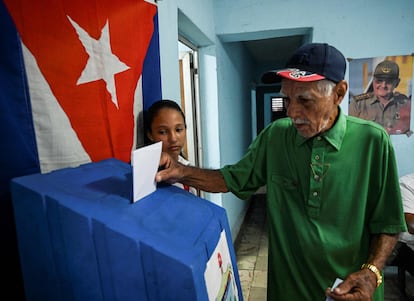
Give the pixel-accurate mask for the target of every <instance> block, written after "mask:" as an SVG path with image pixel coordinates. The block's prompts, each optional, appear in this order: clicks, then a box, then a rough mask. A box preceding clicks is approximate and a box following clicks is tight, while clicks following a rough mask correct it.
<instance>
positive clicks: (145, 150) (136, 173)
mask: <svg viewBox="0 0 414 301" xmlns="http://www.w3.org/2000/svg"><path fill="white" fill-rule="evenodd" d="M161 150H162V142H161V141H160V142H156V143H154V144H151V145H148V146H144V147H141V148H138V149H136V150H134V151H133V152H132V156H131V157H132V158H131V164H132V183H133V199H132V202H136V201H138V200H140V199H142V198H143V197H145V196H147V195H149V194H150V193H152V192H154V191H155V189H156V188H157V183H156V182H155V174H156V173H157V171H158V165H159V163H160V157H161Z"/></svg>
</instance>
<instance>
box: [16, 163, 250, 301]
mask: <svg viewBox="0 0 414 301" xmlns="http://www.w3.org/2000/svg"><path fill="white" fill-rule="evenodd" d="M11 191H12V199H13V206H14V212H15V220H16V229H17V239H18V246H19V252H20V258H21V266H22V273H23V279H24V287H25V292H26V297H27V300H36V301H37V300H42V301H45V300H53V301H57V300H68V301H69V300H70V301H73V300H82V301H84V300H91V301H92V300H93V301H95V300H122V301H127V300H139V301H146V300H184V301H187V300H191V301H193V300H220V301H221V300H232V301H233V300H242V299H243V297H242V290H241V287H240V279H239V275H238V270H237V264H236V258H235V253H234V248H233V245H232V240H231V235H230V229H229V225H228V221H227V217H226V213H225V210H224V209H223V208H221V207H219V206H217V205H215V204H213V203H211V202H208V201H206V200H203V199H201V198H199V197H197V196H194V195H192V194H190V193H188V192H187V191H185V190H183V189H179V188H177V187H174V186H168V185H166V186H163V187H158V188H157V190H156V191H155V192H154V193H152V194H150V195H148V196H146V197H145V198H143V199H141V200H139V201H138V202H135V203H132V202H131V199H132V168H131V166H130V165H129V164H126V163H124V162H121V161H119V160H116V159H108V160H104V161H101V162H98V163H90V164H85V165H82V166H80V167H77V168H66V169H61V170H58V171H54V172H51V173H47V174H34V175H29V176H24V177H19V178H15V179H13V180H12V183H11Z"/></svg>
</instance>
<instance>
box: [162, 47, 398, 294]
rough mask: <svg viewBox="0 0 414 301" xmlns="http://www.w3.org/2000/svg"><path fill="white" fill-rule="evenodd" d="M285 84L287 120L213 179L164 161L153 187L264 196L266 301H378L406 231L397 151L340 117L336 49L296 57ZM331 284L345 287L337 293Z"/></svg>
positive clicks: (307, 50) (377, 133)
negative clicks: (179, 185)
mask: <svg viewBox="0 0 414 301" xmlns="http://www.w3.org/2000/svg"><path fill="white" fill-rule="evenodd" d="M287 67H288V69H286V70H281V71H272V72H270V73H269V74H268V76H266V77H265V78H266V79H267V80H269V79H270V80H272V79H278V78H282V89H281V93H282V94H283V95H284V99H285V103H286V109H287V115H288V118H282V119H278V120H276V121H274V122H273V123H271V124H270V125H269V126H268V127H266V128H265V129H264V130H263V131H262V132H261V133H260V134H259V135H258V137H257V138H256V139H255V141H253V143H252V144H251V145H250V147H249V149H248V151H247V153H246V154H245V156H244V157H243V158H242V159H241V160H240V161H239V162H237V163H235V164H232V165H227V166H224V167H223V168H221V169H218V170H211V169H201V168H196V167H189V166H184V165H182V164H179V163H178V162H176V161H174V160H173V159H172V158H171V157H169V156H168V155H167V154H163V155H162V157H161V160H160V165H161V166H163V167H164V169H163V170H161V171H159V172H158V173H157V175H156V181H158V182H160V181H167V182H169V183H172V182H176V181H178V182H182V183H185V184H187V185H190V186H193V187H196V188H198V189H201V190H204V191H208V192H228V191H231V192H232V193H234V194H235V195H237V196H238V197H240V198H242V199H248V198H249V197H250V196H251V195H252V194H253V193H254V192H255V191H256V190H257V189H258V188H260V187H262V186H263V185H266V187H267V214H268V227H269V228H268V233H269V272H268V300H278V301H292V300H295V301H296V300H324V298H326V296H328V297H330V298H331V299H333V300H371V298H373V299H372V300H378V301H379V300H383V286H382V285H381V282H382V276H381V270H382V268H383V267H384V264H385V262H386V260H387V257H388V256H389V254H390V253H391V251H392V249H393V247H394V246H395V244H396V242H397V239H398V235H399V233H400V232H402V231H405V230H406V226H405V222H404V216H403V212H402V204H401V196H400V190H399V184H398V173H397V167H396V162H395V158H394V150H393V147H392V145H391V142H390V140H389V136H388V134H387V133H386V131H385V130H384V129H383V128H382V127H381V126H379V125H377V124H376V123H373V122H370V121H365V120H362V119H359V118H355V117H351V116H346V115H345V114H344V113H343V112H342V111H341V108H340V106H339V105H340V103H341V101H342V100H343V99H344V97H345V95H346V93H347V89H348V84H347V82H346V81H345V80H344V75H345V70H346V61H345V58H344V56H343V55H342V53H341V52H339V51H338V50H337V49H336V48H334V47H333V46H330V45H328V44H322V43H312V44H307V45H304V46H302V47H301V48H299V49H298V50H297V51H296V52H295V53H294V54H293V56H292V58H291V59H290V60H289V62H288V63H287ZM336 278H340V279H343V280H344V281H343V282H342V283H341V284H339V285H338V286H337V287H336V288H335V289H331V288H330V286H331V285H332V284H333V283H334V281H335V279H336Z"/></svg>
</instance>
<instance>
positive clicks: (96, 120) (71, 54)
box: [0, 0, 161, 226]
mask: <svg viewBox="0 0 414 301" xmlns="http://www.w3.org/2000/svg"><path fill="white" fill-rule="evenodd" d="M160 98H161V77H160V63H159V41H158V15H157V6H156V3H155V0H152V1H151V0H116V1H114V0H99V1H84V0H36V1H33V0H0V115H1V117H0V129H1V130H0V131H1V137H2V143H1V144H0V145H1V146H0V153H1V156H0V185H1V186H0V201H1V203H2V208H1V209H5V210H2V218H1V219H2V221H5V220H7V219H8V218H9V219H10V216H5V217H4V216H3V215H8V213H10V203H9V202H10V192H9V183H10V179H11V178H13V177H17V176H22V175H26V174H31V173H36V172H42V173H44V172H49V171H52V170H56V169H59V168H64V167H76V166H79V165H80V164H83V163H88V162H95V161H100V160H103V159H106V158H117V159H120V160H122V161H125V162H129V161H130V158H131V151H132V150H133V149H135V148H136V146H137V145H140V144H141V143H142V142H143V135H144V133H143V127H142V109H143V108H144V106H145V107H148V106H149V105H150V104H151V103H152V102H154V101H155V100H158V99H160ZM4 207H7V208H4ZM9 226H10V225H9Z"/></svg>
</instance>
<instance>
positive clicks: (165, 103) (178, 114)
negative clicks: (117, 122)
mask: <svg viewBox="0 0 414 301" xmlns="http://www.w3.org/2000/svg"><path fill="white" fill-rule="evenodd" d="M145 134H146V137H147V139H148V140H149V141H147V142H149V143H154V142H159V141H162V151H163V152H166V153H168V154H169V155H170V156H171V157H172V158H174V159H175V160H177V161H178V162H180V163H182V164H185V165H189V164H190V162H189V161H187V160H186V159H185V158H184V156H183V154H182V149H183V147H184V144H185V142H186V140H187V124H186V122H185V115H184V112H183V111H182V110H181V108H180V106H179V105H178V104H177V103H176V102H175V101H172V100H168V99H163V100H159V101H156V102H154V103H153V104H152V105H151V107H150V108H149V109H148V111H147V112H146V114H145ZM174 185H175V186H178V187H181V188H183V189H186V190H187V191H190V192H192V193H194V194H197V190H196V189H195V188H193V187H188V186H187V185H183V184H181V183H176V184H174Z"/></svg>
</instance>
